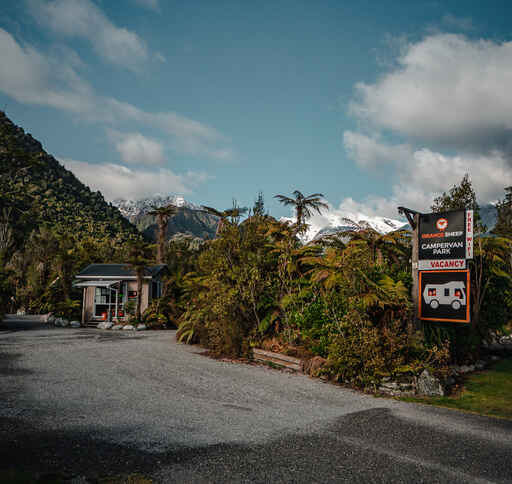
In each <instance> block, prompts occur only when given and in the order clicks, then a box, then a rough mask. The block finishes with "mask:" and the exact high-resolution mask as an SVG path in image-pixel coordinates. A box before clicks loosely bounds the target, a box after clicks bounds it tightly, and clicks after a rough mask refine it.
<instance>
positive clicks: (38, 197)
mask: <svg viewBox="0 0 512 484" xmlns="http://www.w3.org/2000/svg"><path fill="white" fill-rule="evenodd" d="M0 187H1V190H0V292H1V296H0V312H6V311H13V310H16V309H21V308H23V309H25V310H26V311H32V312H46V311H59V312H61V313H65V314H69V315H71V314H73V313H74V314H76V313H77V312H78V313H79V310H78V311H77V310H76V309H77V308H80V303H79V301H78V294H73V293H72V290H71V278H72V276H73V274H75V273H76V272H78V271H79V270H80V269H82V268H83V267H84V265H86V264H88V263H90V262H103V261H121V260H122V259H123V251H124V250H125V247H126V243H127V242H128V241H129V240H136V239H139V238H140V235H139V234H138V232H137V230H136V229H135V227H133V226H132V225H131V224H130V223H129V222H128V221H127V220H126V219H125V218H124V217H123V216H122V215H121V214H120V213H119V211H118V210H117V209H116V208H114V207H112V206H111V205H110V204H108V203H106V202H105V200H104V199H103V196H102V195H101V193H100V192H92V191H91V190H90V189H89V188H88V187H86V186H85V185H84V184H82V183H81V182H80V181H79V180H78V179H77V178H76V177H75V176H74V175H73V174H72V173H71V172H70V171H68V170H66V169H65V168H64V167H63V166H62V165H61V164H60V163H59V162H58V161H57V160H56V159H55V158H53V157H52V156H50V155H48V154H47V153H46V152H45V151H44V150H43V149H42V146H41V144H40V143H39V142H38V141H36V140H34V139H33V138H32V137H31V136H30V135H27V134H25V133H24V131H23V130H22V129H21V128H19V127H17V126H15V125H14V124H13V123H12V122H11V121H10V120H9V119H8V118H7V117H6V116H5V114H4V113H2V112H0Z"/></svg>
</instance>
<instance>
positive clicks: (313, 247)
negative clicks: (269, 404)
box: [169, 177, 512, 386]
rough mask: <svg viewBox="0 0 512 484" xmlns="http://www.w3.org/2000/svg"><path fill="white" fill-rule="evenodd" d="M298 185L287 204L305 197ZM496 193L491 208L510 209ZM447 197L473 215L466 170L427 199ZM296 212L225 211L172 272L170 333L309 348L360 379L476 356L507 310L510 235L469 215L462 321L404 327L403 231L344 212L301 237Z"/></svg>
mask: <svg viewBox="0 0 512 484" xmlns="http://www.w3.org/2000/svg"><path fill="white" fill-rule="evenodd" d="M509 191H510V190H509V189H507V193H508V192H509ZM299 194H300V193H299ZM299 194H296V195H297V197H296V203H297V206H300V205H299V204H300V203H302V201H303V200H304V199H305V198H304V197H302V194H300V196H298V195H299ZM315 195H317V194H315ZM292 200H293V199H291V198H287V199H286V202H287V203H292ZM507 200H508V199H507V198H506V199H505V200H504V201H503V202H500V204H499V207H500V213H502V211H503V210H509V209H510V201H508V202H507ZM458 208H473V209H474V210H475V211H476V219H477V220H478V205H477V203H476V194H475V193H474V191H473V188H472V186H471V182H470V181H469V179H468V178H467V177H465V178H464V179H463V180H462V182H461V184H460V185H458V186H454V187H452V189H451V190H450V191H449V192H448V193H445V194H443V195H442V196H441V197H439V198H438V199H436V200H435V201H434V203H433V206H432V210H434V211H442V210H451V209H458ZM301 209H302V210H304V207H301ZM253 213H254V211H253ZM302 213H304V212H302ZM297 220H301V218H300V217H297ZM304 223H305V218H303V221H302V222H299V223H296V224H293V225H290V224H286V223H282V222H279V221H277V220H275V219H273V218H271V217H269V216H265V215H262V211H261V209H260V208H259V209H258V213H257V214H256V215H254V214H253V215H252V216H249V217H248V218H247V219H246V220H245V221H243V222H242V223H239V221H237V220H236V219H230V220H228V219H227V218H226V219H225V220H224V223H223V225H222V229H221V230H220V231H219V233H218V236H217V238H216V239H215V240H213V241H210V242H207V243H205V244H204V245H203V247H202V249H201V251H200V253H199V254H196V255H195V256H194V257H193V258H192V259H193V261H194V264H193V268H192V269H193V270H192V271H187V274H186V276H185V277H184V278H183V279H182V281H181V282H180V286H181V288H182V293H181V296H180V299H179V301H181V303H179V304H181V307H182V308H183V312H182V314H181V316H179V319H178V323H179V325H180V326H179V331H178V335H179V337H180V338H181V339H182V340H184V341H196V342H200V343H201V344H203V345H205V346H207V347H208V348H210V349H211V350H212V351H213V352H214V353H218V354H231V355H234V356H239V355H243V356H249V355H250V352H251V347H253V346H264V347H266V348H269V349H276V350H279V351H285V352H288V353H290V354H300V355H303V356H308V355H309V356H310V357H312V356H315V355H316V356H320V357H322V358H325V360H326V364H325V365H324V366H323V367H322V370H321V372H323V373H325V374H328V375H329V376H331V377H332V378H334V379H337V380H339V381H349V382H351V383H353V384H357V385H359V386H368V385H373V384H376V383H377V382H378V381H379V380H380V379H381V378H383V377H385V376H391V377H394V378H396V377H398V378H399V377H400V376H401V375H403V374H417V373H419V372H420V371H422V369H423V368H425V367H431V368H434V369H436V368H437V369H440V368H442V367H443V366H444V365H445V364H446V363H448V362H450V361H457V362H464V361H469V360H472V359H475V358H478V357H479V356H480V351H481V342H482V341H483V340H484V339H485V338H488V337H489V332H490V331H498V332H499V331H501V330H503V328H504V326H505V325H506V324H507V323H509V321H510V317H511V314H512V297H511V295H512V293H511V290H512V278H511V265H510V264H511V259H510V254H511V249H512V241H511V239H510V238H507V237H505V236H504V235H503V233H502V232H501V233H500V234H494V235H486V234H485V230H484V228H483V227H481V225H478V226H477V227H478V230H477V239H476V244H475V258H474V260H473V261H471V263H470V269H471V278H472V293H471V296H472V299H473V301H474V304H473V314H472V323H471V325H454V324H451V325H448V324H436V323H428V324H426V325H425V326H424V327H421V330H420V331H416V330H415V326H414V325H413V311H412V305H411V304H412V302H411V298H410V290H411V283H412V282H411V275H410V257H411V244H410V233H409V232H407V231H397V232H393V233H390V234H387V235H382V234H379V233H377V232H376V231H374V230H373V229H371V228H370V227H369V226H367V225H364V224H358V223H353V224H352V226H353V230H352V231H351V232H348V233H347V232H345V233H344V234H343V235H342V236H330V237H326V238H324V239H323V240H321V241H317V242H315V243H314V244H309V245H306V246H303V245H302V244H301V243H300V242H299V238H298V235H300V233H301V232H302V231H303V230H304ZM505 225H506V224H505ZM508 227H510V225H508ZM502 230H503V229H502ZM506 230H509V228H508V229H504V231H505V232H506ZM171 253H172V246H171V247H170V251H169V255H170V254H171ZM188 263H189V264H190V259H189V262H188ZM189 269H190V267H189ZM179 304H178V306H179ZM178 314H179V312H178Z"/></svg>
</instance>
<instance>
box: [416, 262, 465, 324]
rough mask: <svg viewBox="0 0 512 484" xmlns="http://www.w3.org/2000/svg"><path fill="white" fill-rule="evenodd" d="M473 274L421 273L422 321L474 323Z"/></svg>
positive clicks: (456, 272)
mask: <svg viewBox="0 0 512 484" xmlns="http://www.w3.org/2000/svg"><path fill="white" fill-rule="evenodd" d="M469 281H470V278H469V270H441V271H420V273H419V284H418V288H419V295H418V301H419V311H418V317H419V319H422V320H426V321H440V322H451V323H469V322H470V282H469Z"/></svg>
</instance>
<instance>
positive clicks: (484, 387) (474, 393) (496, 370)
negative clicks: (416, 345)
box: [401, 359, 512, 419]
mask: <svg viewBox="0 0 512 484" xmlns="http://www.w3.org/2000/svg"><path fill="white" fill-rule="evenodd" d="M401 400H405V401H408V402H420V403H426V404H428V405H437V406H439V407H449V408H456V409H458V410H465V411H468V412H475V413H479V414H481V415H490V416H493V417H501V418H508V419H512V359H506V360H503V361H500V362H499V363H496V364H495V365H494V366H493V367H492V368H490V369H488V370H484V371H481V372H478V373H475V374H473V375H470V376H468V377H467V378H466V379H465V381H464V388H463V389H462V391H461V392H460V393H459V394H458V395H453V396H448V397H431V398H428V397H403V398H401Z"/></svg>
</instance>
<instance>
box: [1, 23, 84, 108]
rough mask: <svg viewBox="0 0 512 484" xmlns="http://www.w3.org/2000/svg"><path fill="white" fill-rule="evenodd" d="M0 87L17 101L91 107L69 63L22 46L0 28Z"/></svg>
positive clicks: (80, 81) (58, 105)
mask: <svg viewBox="0 0 512 484" xmlns="http://www.w3.org/2000/svg"><path fill="white" fill-rule="evenodd" d="M0 58H1V59H2V68H1V69H0V90H1V91H3V92H4V93H5V94H7V95H8V96H11V97H12V98H14V99H16V100H17V101H19V102H21V103H26V104H39V105H42V106H52V107H55V108H58V109H63V110H66V111H72V112H89V111H90V110H91V108H92V104H91V96H92V90H91V88H90V86H89V85H88V84H87V83H86V82H84V81H83V80H82V79H80V77H79V76H78V75H77V73H76V72H75V70H74V69H73V67H71V65H63V64H61V63H59V62H58V61H57V60H56V59H53V58H49V57H47V56H44V55H43V54H41V53H39V52H38V51H37V50H35V49H34V48H32V47H31V46H22V45H20V44H18V43H17V42H16V40H15V39H14V38H13V37H12V36H11V35H10V34H9V33H8V32H6V31H5V30H3V29H1V28H0Z"/></svg>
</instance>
